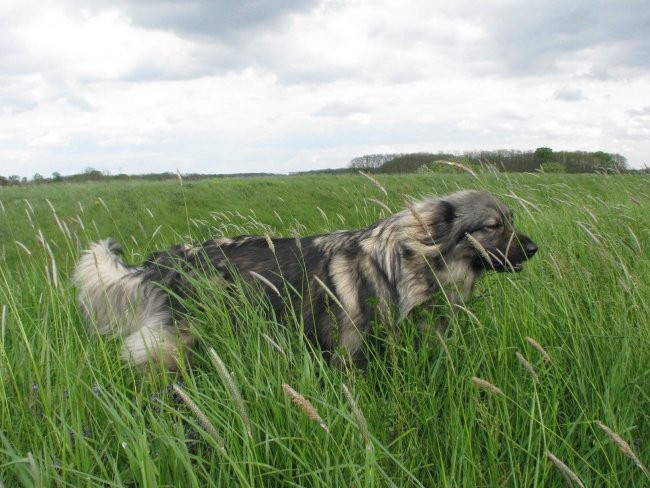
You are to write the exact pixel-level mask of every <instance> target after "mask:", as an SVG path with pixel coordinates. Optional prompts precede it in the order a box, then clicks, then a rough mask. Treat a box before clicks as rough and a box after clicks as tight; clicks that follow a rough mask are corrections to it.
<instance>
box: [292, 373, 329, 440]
mask: <svg viewBox="0 0 650 488" xmlns="http://www.w3.org/2000/svg"><path fill="white" fill-rule="evenodd" d="M282 389H283V390H284V392H285V393H286V394H287V395H288V396H289V398H291V401H292V402H293V403H294V404H295V405H296V406H297V407H298V408H299V409H300V410H302V411H303V412H304V413H305V414H306V415H307V417H309V419H310V420H313V421H314V422H316V423H317V424H318V425H319V426H320V427H321V428H322V429H323V430H324V431H325V432H329V431H330V430H329V428H328V427H327V424H326V423H325V421H324V420H323V419H322V418H321V416H320V415H319V414H318V410H316V408H315V407H314V406H313V405H312V404H311V402H310V401H309V400H307V399H306V398H305V397H304V396H302V395H301V394H300V393H298V392H297V391H296V390H294V389H293V388H291V386H289V385H288V384H287V383H282Z"/></svg>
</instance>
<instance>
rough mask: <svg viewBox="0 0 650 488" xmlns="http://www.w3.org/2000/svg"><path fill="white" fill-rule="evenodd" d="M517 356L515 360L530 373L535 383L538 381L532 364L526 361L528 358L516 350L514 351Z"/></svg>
mask: <svg viewBox="0 0 650 488" xmlns="http://www.w3.org/2000/svg"><path fill="white" fill-rule="evenodd" d="M515 355H516V356H517V360H518V361H519V363H520V364H521V365H522V366H523V367H524V368H525V369H526V371H528V372H529V373H530V375H531V376H532V377H533V379H534V380H535V383H539V376H537V373H536V372H535V368H533V365H532V364H530V362H528V360H527V359H526V358H525V357H524V356H523V355H522V354H521V353H520V352H519V351H517V352H516V353H515Z"/></svg>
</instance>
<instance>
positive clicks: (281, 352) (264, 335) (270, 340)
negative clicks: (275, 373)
mask: <svg viewBox="0 0 650 488" xmlns="http://www.w3.org/2000/svg"><path fill="white" fill-rule="evenodd" d="M262 337H264V339H265V340H266V342H268V343H269V344H271V347H273V349H275V350H276V351H278V352H279V353H280V354H282V355H283V356H286V354H285V353H284V350H283V349H282V348H281V347H280V344H278V343H277V342H275V341H274V340H273V339H271V338H270V337H269V336H268V335H266V334H262Z"/></svg>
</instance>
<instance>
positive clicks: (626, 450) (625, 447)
mask: <svg viewBox="0 0 650 488" xmlns="http://www.w3.org/2000/svg"><path fill="white" fill-rule="evenodd" d="M596 425H597V426H598V428H599V429H600V430H602V431H603V432H604V433H605V434H607V435H608V436H609V438H610V439H611V440H612V441H613V442H614V444H616V445H617V446H618V447H619V449H620V450H621V452H622V453H623V454H625V455H626V456H627V457H628V458H630V459H631V460H632V462H634V464H636V465H637V467H638V468H639V469H640V470H641V471H643V473H644V474H645V475H646V476H648V477H650V471H649V470H648V468H646V466H645V465H644V464H643V463H642V462H641V460H640V459H639V458H638V457H637V456H636V454H634V451H633V450H632V448H631V447H630V445H629V444H628V443H627V442H625V441H624V440H623V438H622V437H621V436H620V435H618V434H617V433H616V432H614V431H613V430H612V429H610V428H609V427H607V426H606V425H605V424H603V423H602V422H601V421H599V420H596Z"/></svg>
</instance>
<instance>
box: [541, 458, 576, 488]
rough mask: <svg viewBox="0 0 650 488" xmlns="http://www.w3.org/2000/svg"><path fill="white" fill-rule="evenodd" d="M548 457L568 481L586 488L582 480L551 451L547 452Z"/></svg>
mask: <svg viewBox="0 0 650 488" xmlns="http://www.w3.org/2000/svg"><path fill="white" fill-rule="evenodd" d="M546 457H547V458H549V459H550V460H551V462H552V463H553V464H554V465H555V467H556V468H557V469H558V470H559V471H560V473H562V475H563V476H564V477H565V478H566V479H567V480H569V481H570V482H573V483H575V484H576V485H578V486H580V487H581V488H584V486H585V485H584V484H583V483H582V480H581V479H580V478H579V477H578V475H577V474H575V473H574V472H573V471H571V469H570V468H569V467H568V466H567V465H566V464H564V463H563V462H562V461H560V460H559V459H558V458H557V457H555V455H553V453H552V452H551V451H546Z"/></svg>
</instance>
